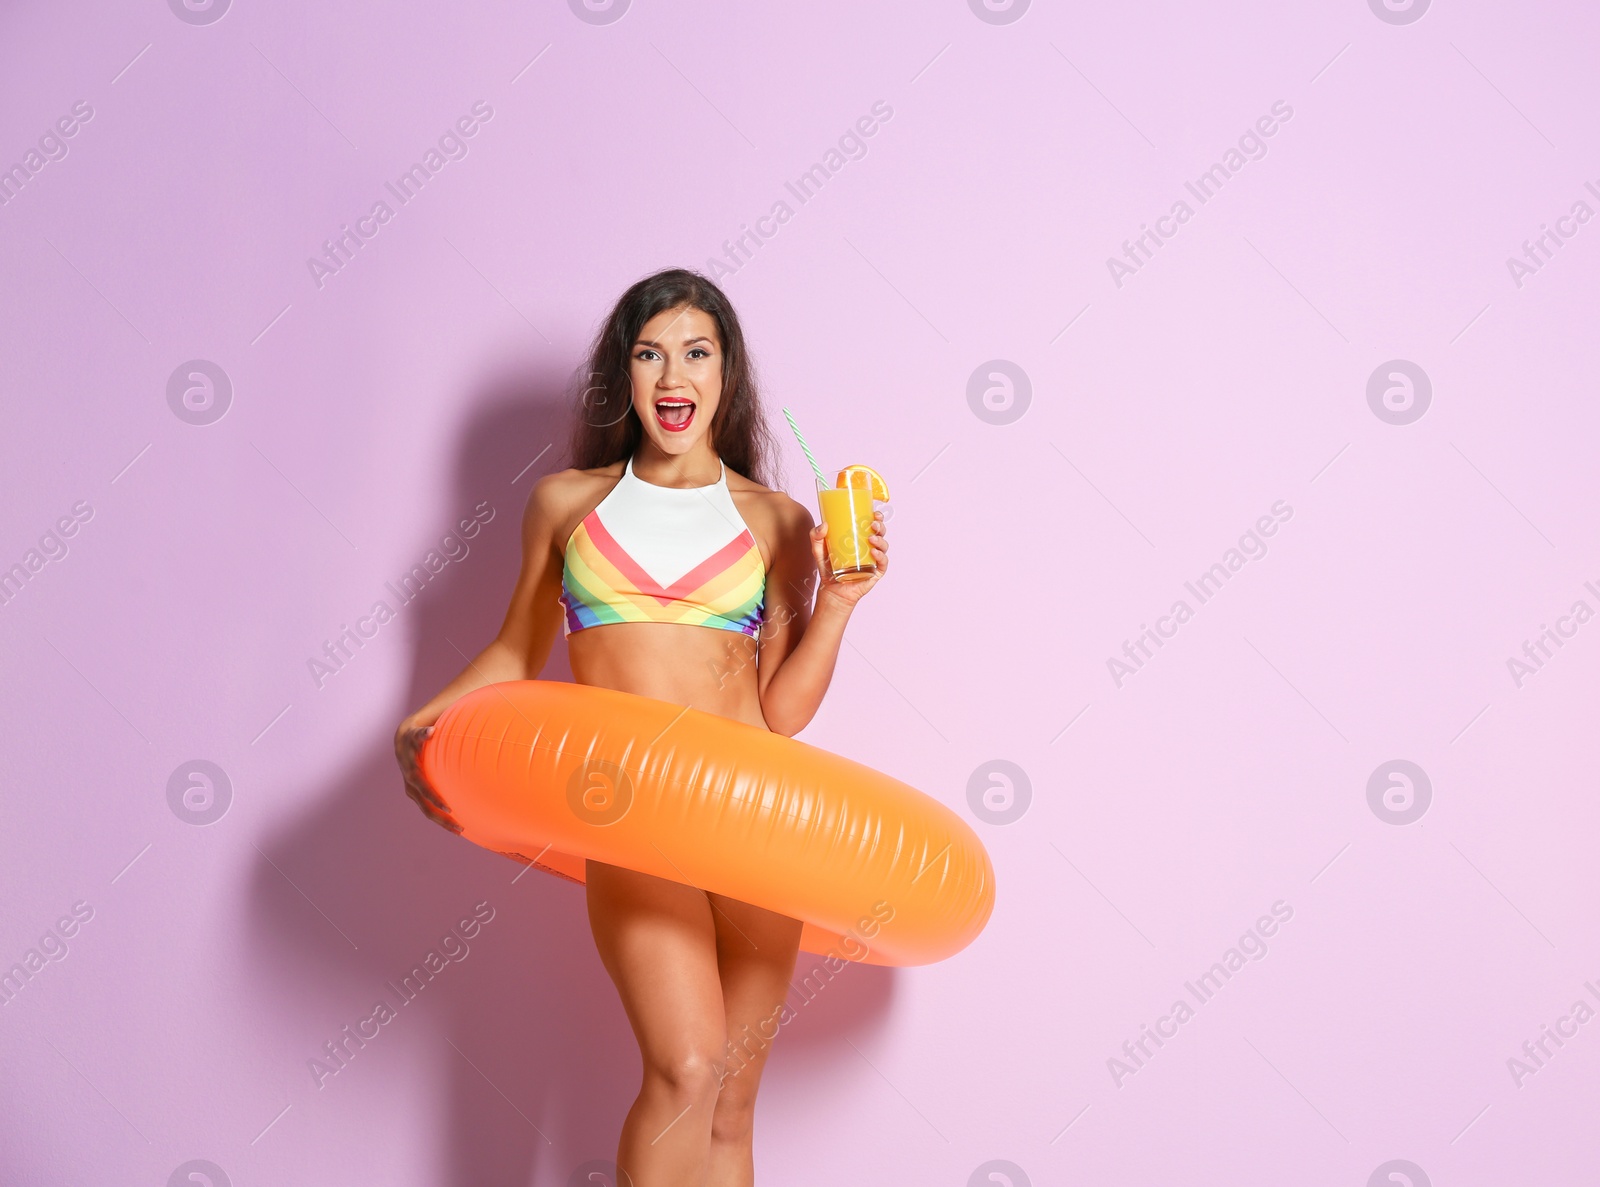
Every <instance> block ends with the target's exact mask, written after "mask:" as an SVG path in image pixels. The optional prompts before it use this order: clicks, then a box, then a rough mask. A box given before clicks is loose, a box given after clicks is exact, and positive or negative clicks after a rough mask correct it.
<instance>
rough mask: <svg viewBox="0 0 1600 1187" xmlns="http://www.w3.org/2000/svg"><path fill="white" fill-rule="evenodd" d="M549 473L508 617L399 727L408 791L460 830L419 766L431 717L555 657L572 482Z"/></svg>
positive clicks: (534, 499) (528, 515) (532, 512)
mask: <svg viewBox="0 0 1600 1187" xmlns="http://www.w3.org/2000/svg"><path fill="white" fill-rule="evenodd" d="M563 478H564V475H560V474H552V475H548V476H546V477H544V478H541V479H540V480H539V481H538V482H536V483H535V484H534V487H533V490H532V491H531V492H530V493H529V495H528V503H527V506H526V507H525V508H524V510H523V513H522V571H521V572H520V573H519V574H518V576H517V584H516V587H515V589H514V590H513V591H512V594H511V605H510V606H509V608H508V609H507V610H506V616H505V621H504V622H502V623H501V624H500V631H499V633H498V634H496V635H495V637H494V638H493V639H492V640H491V641H490V642H489V645H488V646H487V647H485V648H484V649H483V650H482V651H480V652H478V654H477V655H475V656H474V657H473V658H472V659H470V660H468V661H467V666H466V667H465V668H463V669H462V670H461V672H460V674H459V675H457V676H456V677H455V679H453V680H451V681H450V683H448V684H446V685H445V686H444V687H443V688H442V689H440V690H439V692H438V694H437V695H435V696H434V697H433V698H432V699H431V700H429V701H428V702H427V703H426V704H425V705H423V706H422V707H421V708H420V709H417V710H416V711H415V712H413V713H411V714H409V715H407V717H406V718H405V720H403V721H402V722H401V723H400V725H399V726H398V728H396V730H395V736H394V748H395V757H396V758H397V759H398V760H399V763H400V772H401V775H402V776H403V777H404V779H405V784H406V794H407V795H409V796H410V797H411V798H412V799H413V800H415V801H416V803H417V806H418V807H420V808H421V809H422V810H423V812H424V813H426V814H427V816H428V818H429V819H430V820H433V821H434V822H435V823H438V824H441V825H443V826H444V827H446V828H448V829H451V831H453V832H459V831H460V830H459V828H458V827H457V826H456V824H455V822H454V821H453V820H451V819H450V817H449V812H448V808H447V807H446V805H445V804H444V801H443V800H441V799H440V798H439V796H438V794H437V793H436V792H434V790H433V789H432V788H431V787H429V786H428V785H427V783H426V781H425V780H424V779H423V778H422V774H421V772H420V771H419V770H418V769H417V752H418V750H420V749H421V746H422V743H423V740H424V739H426V738H427V736H428V734H429V732H430V731H431V730H432V728H433V724H434V722H436V721H438V720H439V717H440V715H441V714H443V713H444V711H445V710H446V709H448V708H449V707H450V706H451V705H453V704H454V703H455V702H456V701H458V700H459V699H460V698H461V697H463V696H465V695H466V694H467V693H469V692H472V691H474V690H476V689H479V688H483V687H484V686H486V685H489V684H499V683H501V682H502V681H505V680H531V679H533V678H534V677H535V676H537V675H538V674H539V672H540V671H542V670H543V668H544V665H545V661H546V660H548V659H549V658H550V649H551V647H552V645H553V644H554V642H555V633H556V629H557V627H558V626H559V625H560V622H561V606H560V602H559V600H558V599H559V597H560V593H561V569H562V564H563V561H562V557H561V554H560V552H559V551H558V550H557V548H556V545H555V537H556V530H557V525H559V524H560V523H562V522H564V516H565V513H566V510H567V505H568V503H569V502H570V501H571V500H570V496H571V490H570V483H567V482H563V481H562V479H563Z"/></svg>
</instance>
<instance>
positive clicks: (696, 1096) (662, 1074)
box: [645, 1046, 725, 1105]
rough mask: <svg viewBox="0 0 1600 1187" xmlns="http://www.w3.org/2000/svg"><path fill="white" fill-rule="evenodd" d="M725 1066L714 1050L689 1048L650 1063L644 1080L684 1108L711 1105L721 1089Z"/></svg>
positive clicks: (719, 1054) (706, 1047) (719, 1053)
mask: <svg viewBox="0 0 1600 1187" xmlns="http://www.w3.org/2000/svg"><path fill="white" fill-rule="evenodd" d="M724 1066H725V1065H724V1062H723V1060H722V1058H721V1052H720V1051H718V1050H717V1049H716V1048H714V1047H711V1046H704V1047H701V1046H690V1047H684V1048H680V1049H678V1050H676V1051H672V1052H669V1053H667V1054H664V1055H661V1056H658V1057H656V1058H654V1059H651V1060H650V1061H649V1062H648V1063H647V1064H646V1065H645V1079H646V1081H647V1082H653V1086H654V1087H655V1088H657V1089H658V1090H660V1091H663V1092H665V1093H667V1094H668V1095H670V1096H672V1097H673V1099H675V1100H677V1101H679V1102H681V1104H682V1105H691V1104H710V1103H711V1102H712V1101H714V1100H715V1099H716V1098H717V1090H718V1089H719V1088H720V1087H721V1085H722V1074H723V1069H724Z"/></svg>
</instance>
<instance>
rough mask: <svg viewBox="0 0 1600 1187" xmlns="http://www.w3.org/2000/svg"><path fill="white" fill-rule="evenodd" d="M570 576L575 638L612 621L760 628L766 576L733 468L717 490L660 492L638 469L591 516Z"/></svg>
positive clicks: (573, 541)
mask: <svg viewBox="0 0 1600 1187" xmlns="http://www.w3.org/2000/svg"><path fill="white" fill-rule="evenodd" d="M564 560H565V563H564V564H563V565H562V569H561V604H562V606H564V607H565V608H566V631H565V633H566V634H569V635H570V634H571V633H572V632H573V631H581V630H584V629H586V628H588V627H592V626H604V625H606V624H607V623H613V622H677V623H686V624H688V625H691V626H709V627H716V628H718V629H719V630H727V631H739V632H740V633H741V634H745V635H750V636H752V637H754V636H755V635H756V633H757V632H758V631H759V630H760V628H761V608H762V604H763V602H764V601H765V598H766V588H767V569H766V565H765V564H763V563H762V560H761V550H760V549H759V548H757V547H756V541H755V537H754V536H752V535H751V534H750V529H749V527H748V526H747V525H746V524H745V522H744V518H743V517H742V516H741V515H740V514H739V512H738V509H737V508H735V507H734V505H733V496H732V495H730V494H729V493H728V474H727V468H726V467H723V470H722V472H721V474H719V475H718V477H717V481H716V482H715V483H713V484H712V485H711V486H693V487H673V486H656V485H655V484H654V483H650V482H646V481H644V480H643V479H642V478H639V477H638V476H637V475H635V474H634V472H633V459H632V458H629V459H628V464H627V466H625V467H624V468H623V471H622V479H621V481H619V482H618V483H617V485H616V486H614V487H612V488H611V492H610V493H609V494H608V495H606V497H605V498H603V499H601V500H600V505H599V506H598V507H596V508H595V509H594V510H593V511H591V512H589V514H588V515H587V516H585V517H584V519H583V522H582V523H580V524H579V525H578V526H577V527H576V528H574V529H573V532H572V536H571V537H570V538H569V539H568V540H567V547H566V551H565V557H564Z"/></svg>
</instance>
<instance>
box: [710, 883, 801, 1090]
mask: <svg viewBox="0 0 1600 1187" xmlns="http://www.w3.org/2000/svg"><path fill="white" fill-rule="evenodd" d="M706 897H707V898H708V899H709V900H710V906H711V916H712V920H713V926H714V927H715V929H716V947H717V966H718V970H719V975H720V978H721V982H722V1006H723V1015H724V1019H725V1025H726V1028H727V1034H728V1042H729V1045H730V1046H729V1053H728V1067H727V1073H728V1078H725V1079H724V1080H723V1092H724V1094H727V1095H729V1096H731V1097H732V1098H734V1099H735V1100H737V1099H739V1098H749V1097H753V1096H754V1094H755V1089H756V1083H757V1081H758V1080H759V1078H760V1075H761V1069H762V1067H763V1066H764V1065H765V1064H766V1057H767V1053H768V1051H769V1050H770V1049H771V1046H772V1040H773V1039H775V1038H776V1037H777V1031H778V1025H779V1023H780V1021H781V1015H782V1012H783V1001H784V997H785V996H786V995H787V993H788V991H789V982H790V979H791V978H792V977H793V976H794V965H795V956H796V954H797V952H798V951H799V948H800V929H801V924H800V921H799V920H798V919H792V918H790V917H789V916H787V915H780V914H778V913H777V912H776V911H769V910H767V909H765V908H764V907H756V906H752V905H751V904H749V903H745V902H740V901H739V900H738V899H731V898H727V897H725V896H723V895H720V894H708V895H707V896H706ZM730 1089H731V1090H732V1091H731V1092H730Z"/></svg>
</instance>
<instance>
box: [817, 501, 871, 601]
mask: <svg viewBox="0 0 1600 1187" xmlns="http://www.w3.org/2000/svg"><path fill="white" fill-rule="evenodd" d="M868 547H869V548H870V549H871V551H872V560H873V563H874V564H876V565H877V566H878V571H877V572H876V573H874V574H873V575H872V576H871V577H868V578H865V579H864V580H861V581H835V580H834V578H833V566H832V565H831V564H830V563H829V561H828V525H827V524H826V523H819V524H818V525H817V526H816V527H814V528H812V529H811V555H812V556H814V557H816V560H817V580H818V582H819V583H820V584H819V585H818V587H817V602H818V603H819V604H820V603H821V602H822V600H823V598H831V599H834V600H836V601H838V602H839V603H840V604H842V605H843V606H845V607H846V608H847V609H848V608H850V607H853V606H854V605H855V604H856V603H857V602H859V601H860V600H861V599H862V598H864V597H865V596H866V595H867V591H868V590H870V589H871V588H872V587H873V586H874V585H877V584H878V582H879V581H880V580H882V579H883V576H884V574H885V573H887V572H888V571H889V535H888V531H887V529H886V527H885V525H884V519H883V512H882V511H874V512H873V513H872V528H871V533H870V541H869V545H868Z"/></svg>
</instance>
